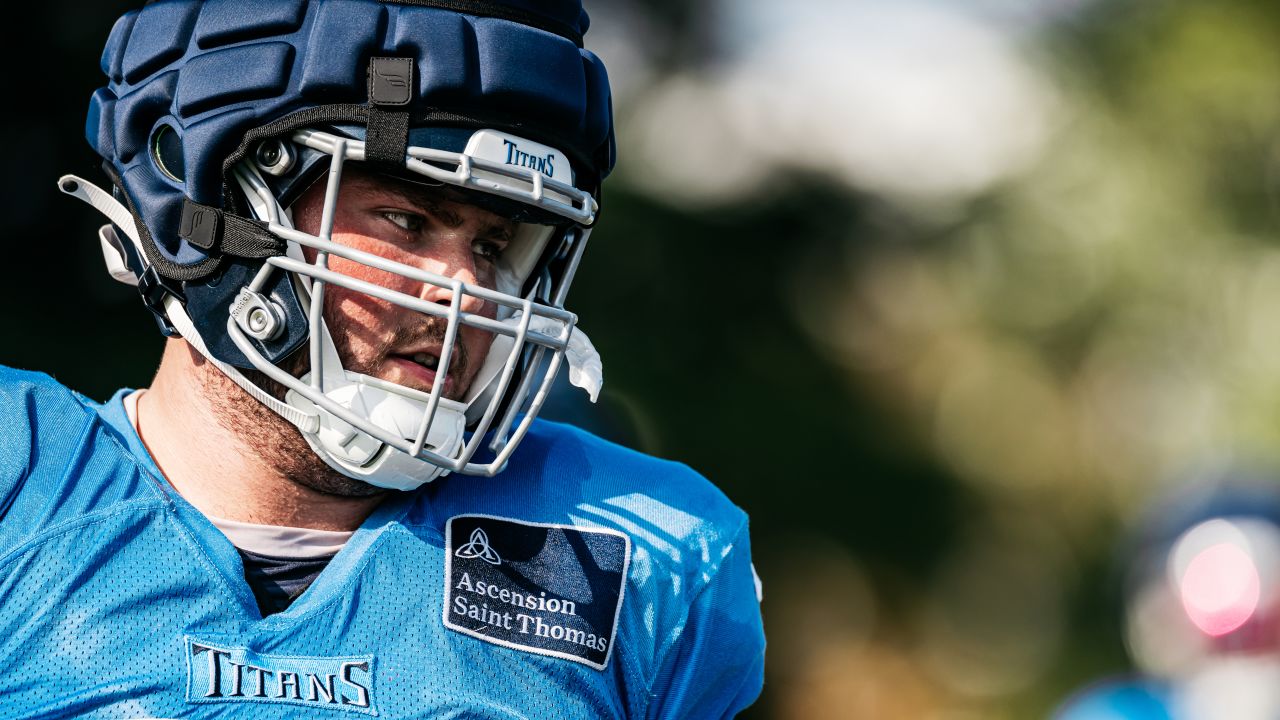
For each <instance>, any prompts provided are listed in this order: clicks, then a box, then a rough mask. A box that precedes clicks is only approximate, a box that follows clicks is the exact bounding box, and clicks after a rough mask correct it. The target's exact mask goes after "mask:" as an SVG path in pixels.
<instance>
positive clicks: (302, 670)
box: [185, 636, 378, 715]
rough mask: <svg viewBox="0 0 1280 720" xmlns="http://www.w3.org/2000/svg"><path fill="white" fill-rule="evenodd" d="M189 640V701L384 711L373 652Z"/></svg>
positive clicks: (353, 710) (187, 644) (365, 711)
mask: <svg viewBox="0 0 1280 720" xmlns="http://www.w3.org/2000/svg"><path fill="white" fill-rule="evenodd" d="M185 643H186V656H187V702H189V703H264V702H265V703H285V704H289V705H302V706H305V707H310V708H326V709H329V710H347V711H350V712H357V713H361V714H364V715H377V714H378V710H377V706H376V705H375V704H374V692H373V656H372V655H364V656H357V657H319V656H304V655H267V654H264V653H256V652H253V651H252V650H249V649H248V648H243V647H231V646H226V645H221V644H213V643H207V642H204V641H203V640H197V639H196V638H193V637H190V636H187V637H186V638H185ZM246 710H247V708H246Z"/></svg>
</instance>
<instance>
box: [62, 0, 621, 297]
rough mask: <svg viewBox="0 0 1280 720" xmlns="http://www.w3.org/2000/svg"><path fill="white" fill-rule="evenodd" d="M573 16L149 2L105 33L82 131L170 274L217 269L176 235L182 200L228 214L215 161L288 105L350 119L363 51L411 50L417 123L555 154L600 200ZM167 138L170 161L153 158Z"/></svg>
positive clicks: (597, 147) (583, 59)
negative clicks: (487, 132) (513, 139)
mask: <svg viewBox="0 0 1280 720" xmlns="http://www.w3.org/2000/svg"><path fill="white" fill-rule="evenodd" d="M587 24H588V21H587V15H586V13H585V11H583V10H582V8H581V4H580V2H579V0H538V1H536V2H535V1H534V0H405V2H402V3H395V2H379V1H378V0H310V1H309V2H308V1H307V0H254V1H253V2H245V1H244V0H207V1H205V2H200V1H198V0H160V1H159V2H152V3H150V4H148V5H146V6H145V7H143V8H142V9H141V10H137V11H132V12H130V13H128V14H126V15H125V16H123V17H121V18H120V19H119V20H118V21H117V22H116V24H115V26H114V28H113V29H112V31H111V35H110V39H109V40H108V42H107V46H106V49H105V50H104V52H103V55H102V70H103V72H104V73H105V74H106V75H107V77H108V79H109V81H108V83H107V85H106V87H103V88H100V89H99V90H98V91H97V92H95V93H94V95H93V98H92V100H91V102H90V106H89V113H88V118H87V121H86V127H85V132H86V136H87V138H88V141H89V143H90V145H92V146H93V148H94V150H96V151H97V152H98V153H99V154H100V155H101V156H102V157H103V159H104V160H105V163H104V167H105V168H106V170H107V171H108V173H110V174H111V175H113V176H114V177H113V180H114V181H115V182H116V183H117V185H118V186H120V188H121V189H122V190H123V191H124V194H125V199H126V200H127V202H128V204H129V206H130V210H131V211H132V212H133V214H134V215H135V217H136V218H137V219H138V220H139V221H140V222H139V230H140V231H141V233H142V235H143V244H144V246H145V248H146V249H147V252H148V255H149V257H148V258H147V259H148V261H149V263H150V264H151V265H153V266H154V267H155V268H156V269H157V271H158V272H159V273H160V274H161V275H164V276H166V277H168V278H171V279H177V280H192V279H196V278H202V277H205V276H207V275H209V274H210V273H212V272H213V271H214V270H216V269H217V268H218V266H219V265H220V263H221V258H219V257H217V254H216V251H209V250H204V249H202V248H200V247H197V246H195V245H192V244H190V243H188V242H185V241H183V240H182V239H181V238H180V237H179V229H180V228H179V226H180V222H181V218H182V208H183V201H184V198H189V199H190V200H192V201H194V202H197V203H201V204H204V205H211V206H215V207H223V208H225V209H227V210H228V211H235V210H237V209H238V208H236V200H235V198H234V196H233V195H232V194H231V193H230V192H229V191H228V187H229V185H228V183H227V182H226V177H227V172H228V170H229V168H228V167H227V162H226V161H227V159H228V157H229V156H231V155H232V154H233V153H235V151H236V150H237V149H238V148H239V147H240V145H241V143H242V141H243V140H244V138H245V135H246V133H248V132H249V131H250V130H253V129H255V128H260V127H262V126H264V125H266V124H268V123H272V122H273V121H279V120H280V119H281V118H285V117H286V116H294V115H295V114H301V115H302V117H303V118H304V119H307V120H311V121H314V122H317V123H323V122H334V121H340V120H346V121H352V120H357V121H358V120H359V118H360V113H361V112H362V111H363V109H364V104H365V102H366V101H367V99H368V94H367V93H368V90H367V80H366V69H367V67H368V63H369V58H370V57H373V56H394V57H410V58H413V59H414V67H415V80H416V85H417V87H416V88H415V92H414V93H413V98H412V103H413V105H412V107H411V113H412V116H413V118H414V123H415V124H438V125H439V124H443V125H450V124H452V125H459V126H463V127H493V128H498V129H502V130H507V131H510V132H513V133H517V134H519V135H521V136H523V137H528V138H531V139H534V140H537V141H540V142H544V143H546V144H548V145H552V146H553V147H557V148H560V149H562V150H563V151H564V152H565V153H566V154H567V155H568V156H569V158H570V160H571V161H572V163H573V165H574V169H575V175H576V177H577V181H576V184H577V185H578V187H580V188H582V189H585V190H588V191H589V192H592V193H598V187H599V183H600V181H601V180H603V178H604V177H605V176H606V175H607V174H608V173H609V171H610V170H611V169H612V167H613V163H614V154H615V147H614V135H613V119H612V110H611V103H610V94H609V82H608V78H607V76H606V74H605V69H604V65H603V64H602V63H601V61H600V59H599V58H598V57H596V56H595V55H594V54H593V53H591V52H590V51H589V50H586V49H583V48H582V47H581V36H582V33H583V32H585V31H586V29H587ZM356 29H358V32H353V30H356ZM167 133H173V134H176V136H177V138H178V139H179V140H180V150H177V151H174V150H170V153H173V152H180V157H170V158H168V159H166V160H165V161H164V162H162V161H161V160H160V157H161V156H162V155H163V153H161V152H157V151H155V148H156V147H162V146H168V147H170V148H172V147H173V145H174V144H173V143H172V139H173V138H172V136H170V137H168V138H166V142H165V143H159V142H157V139H158V138H160V137H161V136H163V135H165V134H167Z"/></svg>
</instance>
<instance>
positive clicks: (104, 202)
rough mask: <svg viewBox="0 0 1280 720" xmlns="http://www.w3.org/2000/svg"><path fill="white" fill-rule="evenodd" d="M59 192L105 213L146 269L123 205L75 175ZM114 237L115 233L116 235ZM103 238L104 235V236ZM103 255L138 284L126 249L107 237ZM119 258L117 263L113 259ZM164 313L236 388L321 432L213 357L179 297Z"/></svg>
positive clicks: (312, 420)
mask: <svg viewBox="0 0 1280 720" xmlns="http://www.w3.org/2000/svg"><path fill="white" fill-rule="evenodd" d="M58 189H60V190H62V192H64V193H66V194H68V195H71V196H72V197H76V198H79V199H80V200H83V201H84V202H86V203H88V204H89V205H92V206H93V208H94V209H95V210H97V211H98V212H100V213H102V214H103V215H105V216H106V217H107V219H108V220H110V221H111V222H112V223H113V224H114V225H115V226H116V227H118V228H120V230H121V231H122V232H124V234H125V236H126V237H128V238H129V241H130V242H131V243H133V249H134V251H135V252H136V253H137V257H138V261H139V262H140V263H141V264H142V265H143V266H144V269H145V265H146V262H147V256H146V254H145V253H144V252H143V250H142V241H141V240H140V239H139V238H138V227H137V225H135V224H134V220H133V215H132V214H130V213H129V211H128V210H127V209H126V208H125V207H124V206H123V205H121V204H120V201H118V200H116V199H115V198H114V197H112V196H111V194H110V193H108V192H107V191H106V190H103V189H102V188H100V187H98V186H97V185H94V184H93V183H91V182H89V181H87V180H84V179H83V178H79V177H76V176H75V175H63V176H62V177H61V178H59V179H58ZM112 236H113V237H114V233H113V234H112ZM100 237H102V234H100ZM102 250H103V254H104V256H106V259H107V268H108V270H109V271H110V272H111V276H112V277H113V278H115V279H117V280H119V281H121V282H124V283H126V284H133V285H136V284H137V278H136V277H134V278H132V280H133V282H132V283H130V282H129V279H128V278H125V277H124V276H123V273H122V272H121V270H122V269H123V268H126V267H127V260H126V258H123V257H119V254H122V253H123V252H124V248H122V247H116V246H115V245H114V244H112V243H110V242H109V240H108V239H107V238H106V237H103V248H102ZM113 253H114V254H116V256H115V258H114V259H115V260H118V261H119V262H114V261H113V255H112V254H113ZM163 302H164V311H165V314H166V315H167V316H168V318H169V322H171V323H172V324H173V327H174V329H175V330H177V331H178V334H179V335H181V336H182V338H183V339H184V340H186V341H187V342H188V343H189V344H190V345H191V347H193V348H195V349H196V351H197V352H199V353H200V354H201V355H202V356H203V357H204V358H205V359H206V360H208V361H209V362H211V363H213V365H214V367H216V368H218V369H219V370H221V371H222V372H223V374H225V375H226V376H227V377H229V378H231V380H232V381H233V382H235V384H236V385H239V386H240V387H241V388H242V389H244V391H245V392H247V393H249V394H250V395H252V396H253V397H254V398H255V399H256V400H258V402H261V403H262V404H263V405H266V406H267V407H268V408H270V409H271V410H274V411H275V412H276V413H277V414H279V415H280V416H281V417H283V418H284V419H285V420H288V421H289V422H290V423H292V424H293V425H294V426H295V427H297V428H298V429H299V430H301V431H302V432H304V433H315V432H316V431H318V430H319V429H320V418H319V417H318V416H316V415H314V414H309V413H305V412H303V411H301V410H299V409H298V408H295V407H293V406H291V405H289V404H287V403H285V402H282V401H280V400H277V399H276V398H274V397H272V396H271V395H269V394H267V392H266V391H264V390H263V389H262V388H260V387H258V386H257V385H254V384H253V383H252V382H250V381H249V378H247V377H245V376H244V373H242V372H240V369H239V368H237V367H235V366H234V365H228V364H227V363H224V362H222V361H221V360H218V359H217V358H215V357H213V356H212V355H211V354H210V353H209V348H208V347H206V346H205V344H204V339H203V338H201V337H200V333H199V332H197V331H196V326H195V323H193V322H191V318H190V317H189V316H188V315H187V309H186V308H185V307H183V305H182V302H181V301H179V300H178V299H177V298H176V297H173V296H172V295H168V294H166V295H165V297H164V300H163Z"/></svg>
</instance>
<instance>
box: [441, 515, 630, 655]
mask: <svg viewBox="0 0 1280 720" xmlns="http://www.w3.org/2000/svg"><path fill="white" fill-rule="evenodd" d="M445 552H446V554H445V567H444V581H445V587H444V625H445V627H447V628H449V629H450V630H455V631H457V632H460V633H464V634H466V635H471V636H472V637H477V638H480V639H481V640H485V641H487V642H491V643H494V644H496V645H502V646H503V647H509V648H514V649H516V650H525V651H528V652H534V653H538V654H539V655H549V656H552V657H558V658H564V659H565V660H572V661H574V662H580V663H582V664H584V665H588V666H590V667H593V668H595V669H596V670H603V669H604V668H605V666H606V665H608V664H609V657H610V656H611V655H612V653H613V641H614V636H615V634H616V632H617V626H618V613H619V612H620V611H621V609H622V600H623V595H624V593H625V589H626V578H627V567H628V565H629V564H630V562H631V538H630V537H628V536H627V535H625V534H623V533H621V532H618V531H617V530H606V529H603V528H580V527H574V526H571V525H551V524H545V523H533V522H524V521H522V520H514V519H511V518H501V517H494V516H490V515H457V516H454V517H452V518H449V522H448V524H447V525H446V526H445Z"/></svg>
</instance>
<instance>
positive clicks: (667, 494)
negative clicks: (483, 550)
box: [0, 368, 764, 718]
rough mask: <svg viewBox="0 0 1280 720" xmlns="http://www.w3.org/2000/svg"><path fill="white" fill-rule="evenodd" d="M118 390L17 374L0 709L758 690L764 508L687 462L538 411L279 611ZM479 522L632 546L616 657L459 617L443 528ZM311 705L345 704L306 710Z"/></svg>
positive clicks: (706, 705) (358, 542)
mask: <svg viewBox="0 0 1280 720" xmlns="http://www.w3.org/2000/svg"><path fill="white" fill-rule="evenodd" d="M124 392H125V391H121V393H117V395H116V396H115V397H114V398H113V399H112V400H110V401H109V402H107V403H105V404H103V405H98V404H96V403H93V402H92V401H89V400H87V399H85V398H83V397H81V396H79V395H77V394H75V393H73V392H71V391H69V390H68V389H66V388H64V387H62V386H61V385H59V384H58V383H57V382H55V381H54V380H52V379H51V378H49V377H48V376H45V375H42V374H38V373H30V372H24V371H18V370H13V369H9V368H0V437H3V438H5V440H4V442H3V443H0V657H4V658H6V662H5V666H4V670H3V671H0V717H5V718H36V717H69V716H77V717H94V718H148V717H155V718H164V717H184V718H219V717H242V716H244V715H249V716H252V717H255V718H302V717H308V718H313V717H334V718H339V717H344V716H349V717H357V716H358V714H359V713H363V714H365V715H377V716H380V717H390V718H418V717H422V718H426V717H431V718H535V717H537V718H541V717H557V718H600V717H628V718H645V717H653V718H657V717H662V718H677V717H689V718H714V717H730V716H732V715H734V714H735V713H736V712H737V711H738V710H740V709H741V708H743V707H745V706H746V705H748V704H750V702H751V701H752V700H754V698H755V697H756V696H757V695H758V693H759V691H760V687H761V684H762V681H763V653H764V636H763V630H762V627H761V619H760V612H759V605H758V603H757V599H756V595H755V588H754V584H753V580H752V573H751V567H750V547H749V540H748V534H747V518H746V516H745V514H744V513H743V512H742V511H741V510H739V509H738V508H736V507H735V506H733V505H732V504H731V503H730V502H729V501H728V500H727V499H726V498H725V497H724V496H723V494H721V493H720V492H719V491H718V490H716V489H715V488H714V486H712V485H711V484H710V483H709V482H707V481H706V480H705V479H703V478H702V477H700V476H699V475H697V474H696V473H694V472H693V471H691V470H689V469H688V468H687V467H685V466H683V465H680V464H677V463H671V462H667V461H661V460H657V459H654V458H651V457H648V456H645V455H642V454H639V453H635V452H632V451H629V450H626V449H623V448H620V447H618V446H615V445H612V444H609V443H607V442H605V441H603V440H600V439H598V438H596V437H594V436H591V435H589V434H587V433H584V432H582V431H580V430H578V429H575V428H572V427H569V426H565V425H559V424H556V423H551V422H546V421H541V420H540V421H537V422H536V423H535V425H534V427H533V429H531V431H530V434H529V436H528V437H527V439H526V440H525V441H524V444H523V445H522V446H521V448H520V451H519V452H518V453H517V454H516V456H515V458H514V459H513V461H512V463H511V467H510V468H509V469H508V470H506V471H504V472H503V473H502V474H500V475H498V476H497V477H495V478H490V479H482V478H469V477H449V478H445V479H444V480H442V481H437V482H435V483H432V484H430V485H427V486H426V487H424V488H422V489H420V490H418V491H416V492H413V493H402V494H397V495H395V496H393V497H391V498H389V499H388V501H387V502H385V503H384V504H383V505H382V506H381V507H380V508H379V509H378V510H376V511H375V512H374V513H373V515H371V516H370V518H369V519H368V520H367V521H366V522H365V523H364V524H363V525H362V526H361V527H360V528H359V529H358V530H357V531H356V532H355V533H354V534H353V536H352V538H351V540H350V541H349V542H348V543H347V545H346V547H344V548H343V549H342V551H341V552H339V553H338V554H337V556H335V557H334V559H333V560H332V561H331V562H330V564H329V566H328V567H326V568H325V569H324V571H323V572H321V573H320V575H319V577H318V578H317V579H316V581H315V582H314V583H313V584H312V585H311V586H310V587H309V588H308V589H307V590H306V591H305V592H304V593H303V594H302V595H301V596H300V597H299V598H298V599H297V600H296V601H295V602H294V603H293V604H292V605H291V606H290V607H289V608H288V609H287V610H285V611H283V612H280V613H278V614H274V615H271V616H269V617H266V618H263V617H262V616H261V614H260V613H259V610H258V607H257V603H256V602H255V599H254V597H253V593H252V592H251V591H250V589H249V587H248V585H247V584H246V582H245V579H244V575H243V572H244V570H243V566H242V563H241V559H240V556H239V554H238V553H237V552H236V550H235V548H234V547H233V546H232V545H231V543H230V542H229V541H228V540H227V539H226V537H225V536H224V535H223V534H222V533H221V532H219V531H218V530H217V529H216V528H214V527H213V525H212V524H210V522H209V521H208V520H207V519H206V518H205V517H204V516H203V515H201V514H200V513H199V512H198V511H197V510H195V508H193V507H192V506H191V505H190V504H188V503H187V502H186V501H185V500H183V499H182V498H181V497H180V496H178V495H177V494H176V493H174V492H172V491H171V490H170V489H169V486H168V485H167V483H165V482H164V480H163V479H162V476H161V475H160V473H159V470H158V469H157V468H156V466H155V465H154V463H153V461H152V460H151V458H150V456H149V455H148V454H147V452H146V450H145V448H144V447H143V446H142V444H141V441H140V440H139V439H138V437H137V435H136V433H134V432H133V429H132V427H131V425H130V424H129V422H128V419H127V417H126V416H125V412H124V408H123V405H122V403H121V397H122V396H123V394H124ZM464 514H488V515H492V516H497V517H503V518H512V519H516V520H519V521H524V522H534V523H556V524H560V525H566V526H574V527H579V528H604V529H609V530H612V531H617V532H620V533H623V534H625V536H626V537H627V538H629V542H630V562H629V564H628V565H627V566H626V568H627V570H626V574H625V595H624V596H623V599H622V602H621V607H620V611H619V612H618V615H617V625H616V628H617V629H616V638H615V640H614V642H613V644H612V655H611V656H610V658H609V660H608V662H607V664H605V666H604V669H603V670H597V669H595V668H593V667H589V666H587V665H584V664H582V663H579V662H571V661H568V660H565V659H562V658H558V657H551V656H548V655H543V654H537V653H535V652H529V651H527V650H524V649H519V648H513V647H505V646H501V645H498V644H494V643H492V642H487V641H485V640H484V639H480V638H477V637H472V636H470V635H467V634H463V633H461V632H457V631H455V630H452V629H449V628H446V627H445V626H444V624H443V622H442V617H441V614H442V611H443V610H444V604H443V603H444V597H443V596H444V593H445V592H446V587H445V583H446V579H445V565H446V559H447V558H446V557H445V555H446V553H445V538H444V535H443V530H444V528H445V527H446V524H447V523H448V522H449V521H450V518H453V517H455V516H459V515H464ZM217 648H221V650H218V649H217ZM219 653H222V654H221V655H219ZM219 657H221V658H222V661H223V664H222V665H216V663H217V662H218V659H219ZM209 658H211V659H212V660H213V662H214V663H215V666H211V667H217V668H222V667H227V665H226V663H227V662H230V661H234V662H236V663H239V665H236V666H235V667H236V668H237V670H236V672H237V674H236V680H237V683H239V679H240V674H239V673H240V670H239V668H240V667H242V666H249V667H253V666H254V665H257V666H259V667H260V668H266V667H268V666H270V667H274V668H276V670H277V671H278V674H277V676H275V679H276V680H278V681H279V693H280V698H277V697H276V696H275V695H276V693H275V692H274V690H273V691H271V692H266V691H265V690H263V689H262V688H261V687H259V688H258V690H259V691H261V692H262V695H261V696H259V695H258V694H257V693H255V692H254V691H253V690H251V689H250V686H249V684H248V683H249V682H250V680H249V679H245V681H244V682H245V683H246V685H245V686H244V688H241V687H240V686H239V685H238V684H237V685H236V686H234V692H239V693H240V694H239V695H236V696H235V697H234V698H228V697H225V696H226V695H231V694H232V691H226V692H224V693H222V695H221V696H218V697H212V698H209V697H205V695H206V694H207V693H202V692H200V691H202V690H204V689H206V686H202V685H199V682H198V681H199V678H200V677H202V676H201V675H200V673H201V672H203V671H202V670H201V667H203V666H202V665H200V663H202V662H204V661H205V659H209ZM326 663H328V664H326ZM283 667H288V668H293V669H294V671H290V672H287V671H285V670H281V669H280V668H283ZM299 668H311V672H309V673H305V674H303V673H302V670H300V669H299ZM339 668H340V670H339ZM267 674H269V673H268V671H266V670H260V672H259V673H258V675H257V681H258V682H259V684H262V683H263V682H264V677H265V676H266V675H267ZM303 677H305V678H309V679H310V682H311V685H310V687H309V688H306V689H300V688H299V683H300V682H302V683H303V684H305V681H303V680H301V679H300V678H303ZM286 681H288V682H289V683H292V684H291V685H287V684H286ZM326 681H327V682H328V686H327V687H326V686H325V684H324V683H325V682H326ZM214 682H215V683H216V682H219V680H218V678H216V677H215V679H214ZM221 682H224V683H225V682H226V678H225V677H224V678H222V679H221ZM335 683H336V684H337V689H338V691H339V692H338V693H335ZM218 687H222V686H218ZM272 687H273V688H274V687H275V686H274V685H273V686H272ZM343 688H345V690H344V689H343ZM308 693H309V695H308ZM341 693H346V694H343V695H342V699H343V703H341V704H339V703H337V701H336V699H335V698H334V697H333V696H335V695H338V694H341ZM303 695H306V696H307V698H309V697H311V696H315V697H319V698H321V700H328V701H329V702H328V703H322V705H323V706H322V707H321V706H316V705H314V704H313V705H311V706H307V705H306V703H305V702H304V700H295V701H293V702H291V698H298V697H301V696H303ZM259 697H260V699H259ZM232 699H234V700H235V702H230V700H232ZM348 700H350V702H348Z"/></svg>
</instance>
